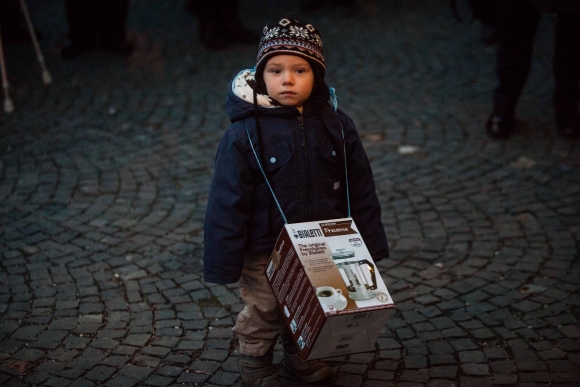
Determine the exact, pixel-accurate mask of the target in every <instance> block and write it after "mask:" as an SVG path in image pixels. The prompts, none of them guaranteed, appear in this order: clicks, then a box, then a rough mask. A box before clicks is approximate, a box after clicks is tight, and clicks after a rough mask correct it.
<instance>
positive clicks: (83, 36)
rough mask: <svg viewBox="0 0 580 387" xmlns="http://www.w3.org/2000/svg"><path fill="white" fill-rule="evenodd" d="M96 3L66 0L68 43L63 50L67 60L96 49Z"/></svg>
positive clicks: (84, 0)
mask: <svg viewBox="0 0 580 387" xmlns="http://www.w3.org/2000/svg"><path fill="white" fill-rule="evenodd" d="M95 3H96V2H95V1H86V0H83V1H79V0H65V2H64V4H65V9H66V20H67V23H68V42H67V43H66V45H65V46H64V47H63V49H62V56H63V57H65V58H74V57H77V56H79V55H81V54H83V53H85V52H87V51H89V50H92V49H93V48H94V47H95V43H96V25H95V8H96V7H95Z"/></svg>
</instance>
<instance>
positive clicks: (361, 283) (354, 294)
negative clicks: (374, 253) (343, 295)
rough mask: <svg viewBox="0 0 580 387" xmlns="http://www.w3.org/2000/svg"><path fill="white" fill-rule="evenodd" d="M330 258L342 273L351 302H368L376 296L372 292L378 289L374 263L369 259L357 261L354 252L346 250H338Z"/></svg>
mask: <svg viewBox="0 0 580 387" xmlns="http://www.w3.org/2000/svg"><path fill="white" fill-rule="evenodd" d="M330 257H331V258H332V259H333V260H334V264H335V265H336V267H338V269H339V271H341V274H342V276H343V279H344V280H345V284H346V288H347V289H348V296H349V297H350V299H351V300H355V301H356V300H368V299H370V298H373V297H374V296H375V295H374V294H373V292H372V290H376V289H377V279H376V274H375V265H374V264H373V263H372V262H370V261H369V260H367V259H363V260H357V259H356V257H355V253H354V251H345V250H344V249H337V251H336V252H335V253H332V254H330ZM365 271H366V272H368V273H369V274H370V276H371V282H372V284H370V285H369V283H368V279H367V276H366V275H365V273H364V272H365Z"/></svg>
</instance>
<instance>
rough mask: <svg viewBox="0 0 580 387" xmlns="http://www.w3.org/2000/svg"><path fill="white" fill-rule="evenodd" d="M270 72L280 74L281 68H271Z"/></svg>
mask: <svg viewBox="0 0 580 387" xmlns="http://www.w3.org/2000/svg"><path fill="white" fill-rule="evenodd" d="M270 72H271V73H272V74H280V70H278V69H271V70H270Z"/></svg>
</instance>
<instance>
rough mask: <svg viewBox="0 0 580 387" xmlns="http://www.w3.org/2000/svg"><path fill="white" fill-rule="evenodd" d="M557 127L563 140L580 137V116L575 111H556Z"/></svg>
mask: <svg viewBox="0 0 580 387" xmlns="http://www.w3.org/2000/svg"><path fill="white" fill-rule="evenodd" d="M556 125H557V127H558V133H559V134H560V137H562V138H578V136H580V115H579V114H578V111H577V110H575V109H556Z"/></svg>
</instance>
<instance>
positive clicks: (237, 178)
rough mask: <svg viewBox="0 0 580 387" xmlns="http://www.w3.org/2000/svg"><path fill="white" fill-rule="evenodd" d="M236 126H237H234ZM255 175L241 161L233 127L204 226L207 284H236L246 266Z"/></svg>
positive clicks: (220, 159) (221, 150)
mask: <svg viewBox="0 0 580 387" xmlns="http://www.w3.org/2000/svg"><path fill="white" fill-rule="evenodd" d="M234 125H235V124H234ZM252 189H253V184H252V173H251V170H250V168H249V167H248V165H247V163H246V161H245V160H244V158H243V157H242V153H241V151H240V146H239V142H238V140H237V137H236V136H235V131H234V126H232V127H230V129H228V130H227V131H226V132H225V133H224V135H223V137H222V140H221V143H220V145H219V147H218V151H217V155H216V159H215V169H214V176H213V179H212V182H211V188H210V192H209V197H208V203H207V211H206V216H205V222H204V257H203V261H204V280H205V281H206V282H213V283H220V284H228V283H234V282H237V281H238V280H239V278H240V275H241V272H242V267H243V265H244V257H245V245H246V238H247V235H248V222H249V219H250V216H251V210H252V199H251V197H252Z"/></svg>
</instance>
